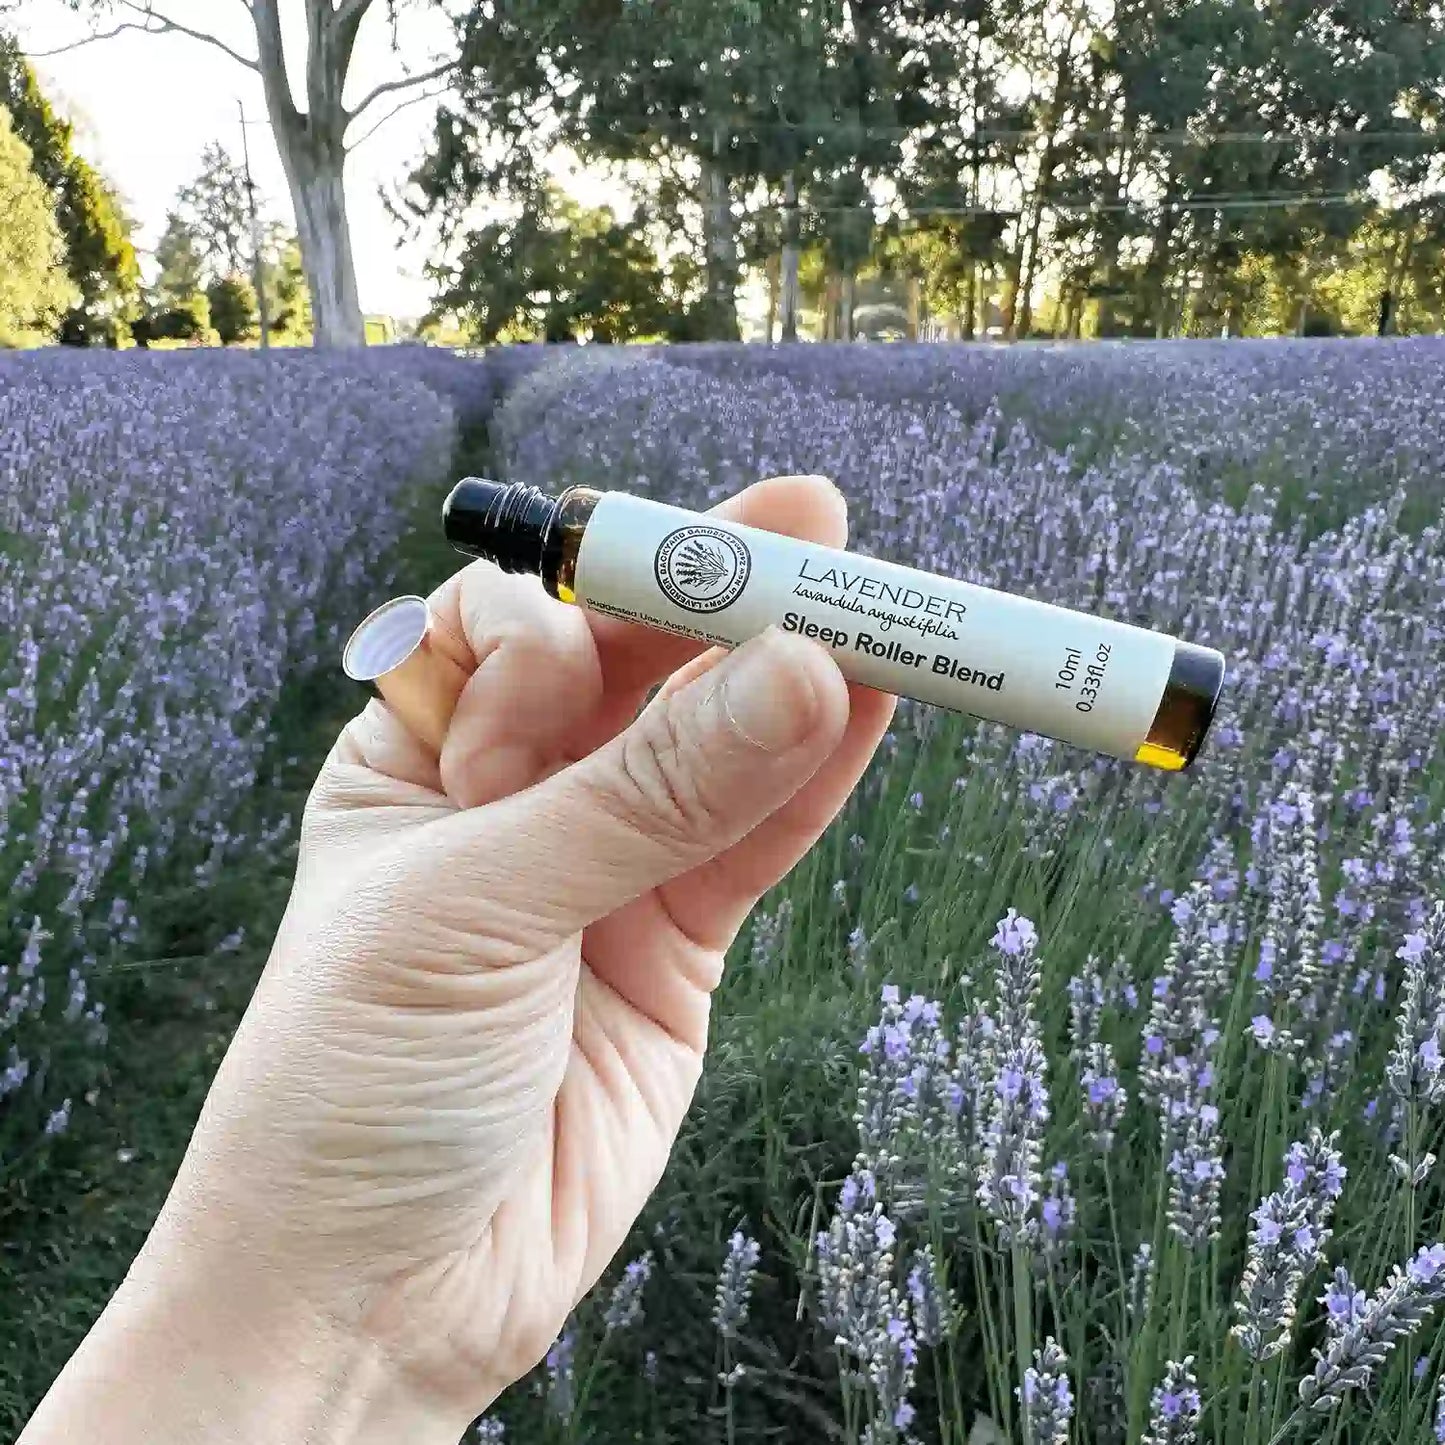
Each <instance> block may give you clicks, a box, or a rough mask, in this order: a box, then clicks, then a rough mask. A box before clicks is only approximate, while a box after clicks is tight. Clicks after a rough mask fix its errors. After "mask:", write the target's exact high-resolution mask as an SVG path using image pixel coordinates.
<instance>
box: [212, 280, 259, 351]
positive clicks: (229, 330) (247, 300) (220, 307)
mask: <svg viewBox="0 0 1445 1445" xmlns="http://www.w3.org/2000/svg"><path fill="white" fill-rule="evenodd" d="M206 300H207V302H208V303H209V304H210V311H211V325H212V326H213V327H214V328H215V331H216V335H217V336H218V337H220V339H221V345H222V346H233V345H234V344H235V343H236V342H238V341H251V340H254V339H255V337H256V334H257V319H256V292H255V289H254V288H253V287H252V285H251V283H250V282H249V281H247V280H246V279H245V277H243V276H222V277H221V278H220V279H219V280H217V281H212V282H211V284H210V285H209V286H207V287H206Z"/></svg>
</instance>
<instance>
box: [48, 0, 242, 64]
mask: <svg viewBox="0 0 1445 1445" xmlns="http://www.w3.org/2000/svg"><path fill="white" fill-rule="evenodd" d="M116 3H117V4H119V5H120V7H121V8H122V9H124V10H129V11H131V12H132V13H134V14H136V15H139V16H140V17H141V18H140V20H139V21H135V20H130V21H127V22H126V23H125V24H123V25H117V26H116V28H115V29H114V30H108V31H106V32H105V33H104V34H103V35H94V36H91V37H90V38H89V39H90V40H108V39H110V37H111V36H113V35H119V34H120V33H121V32H122V31H123V30H139V31H141V32H142V33H144V34H146V35H166V34H175V35H188V36H190V38H191V39H192V40H202V41H204V42H205V43H206V44H207V45H213V46H215V48H216V49H217V50H220V51H224V52H225V54H227V55H229V56H230V57H231V59H232V60H234V61H236V63H237V64H239V65H244V66H245V67H246V69H247V70H259V69H260V68H261V67H260V66H259V65H258V64H257V63H256V61H254V60H253V59H252V58H251V57H250V56H249V55H242V54H241V52H240V51H239V50H233V49H232V48H231V47H230V46H229V45H227V44H226V42H225V41H224V40H221V39H220V38H219V37H217V36H215V35H211V34H209V33H208V32H206V31H204V30H193V29H191V27H190V26H189V25H182V24H181V23H180V21H179V20H172V19H171V18H170V16H169V15H161V14H159V13H158V12H157V11H156V10H155V8H154V7H153V5H151V4H150V3H149V0H147V3H146V4H139V3H137V0H116ZM77 44H79V45H86V44H89V40H81V41H78V42H77ZM75 48H76V47H75V46H73V45H72V46H67V47H66V49H69V50H74V49H75ZM59 53H60V52H59V51H52V52H51V54H55V55H58V54H59Z"/></svg>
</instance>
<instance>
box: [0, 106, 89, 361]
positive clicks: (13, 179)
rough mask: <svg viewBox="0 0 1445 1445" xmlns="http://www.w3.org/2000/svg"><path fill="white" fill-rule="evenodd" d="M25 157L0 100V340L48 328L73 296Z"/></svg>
mask: <svg viewBox="0 0 1445 1445" xmlns="http://www.w3.org/2000/svg"><path fill="white" fill-rule="evenodd" d="M31 162H32V156H31V153H30V147H29V146H27V145H26V144H25V142H24V141H23V140H21V139H20V137H19V136H18V135H16V134H15V130H14V127H13V125H12V123H11V120H10V112H9V110H7V109H6V108H5V107H4V106H0V341H3V340H17V339H22V338H23V337H25V336H26V335H27V334H31V335H34V334H39V335H42V336H43V335H46V334H48V333H50V332H52V331H53V330H54V328H55V327H56V326H57V325H58V324H59V321H60V318H61V316H62V315H63V314H64V312H65V310H66V308H67V307H69V306H70V305H71V304H72V302H73V301H74V299H75V296H76V289H75V286H74V283H73V282H72V281H71V280H70V277H69V276H68V275H67V273H66V268H65V238H64V237H63V236H62V235H61V231H60V226H59V224H58V223H57V221H56V219H55V214H54V212H53V210H52V208H51V197H50V193H49V192H48V191H47V190H46V189H45V186H44V184H43V183H42V182H41V180H40V178H39V177H38V176H37V175H36V174H35V172H34V170H33V168H32V164H31Z"/></svg>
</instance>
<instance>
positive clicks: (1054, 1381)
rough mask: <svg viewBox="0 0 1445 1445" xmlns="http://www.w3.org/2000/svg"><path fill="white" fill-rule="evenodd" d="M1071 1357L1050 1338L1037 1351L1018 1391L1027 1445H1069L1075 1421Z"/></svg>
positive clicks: (1025, 1444)
mask: <svg viewBox="0 0 1445 1445" xmlns="http://www.w3.org/2000/svg"><path fill="white" fill-rule="evenodd" d="M1068 1365H1069V1360H1068V1356H1067V1355H1065V1354H1064V1352H1063V1351H1062V1350H1061V1349H1060V1348H1059V1347H1058V1344H1057V1343H1056V1342H1055V1341H1054V1340H1053V1339H1052V1338H1049V1339H1047V1340H1045V1341H1044V1347H1043V1349H1041V1350H1035V1351H1034V1362H1033V1364H1032V1365H1031V1366H1030V1367H1029V1368H1028V1369H1027V1370H1025V1371H1024V1382H1023V1384H1022V1385H1021V1386H1020V1387H1019V1391H1018V1396H1019V1404H1020V1406H1021V1407H1022V1409H1023V1424H1024V1430H1023V1438H1024V1445H1068V1439H1069V1424H1070V1422H1071V1421H1072V1420H1073V1418H1074V1392H1073V1391H1072V1390H1071V1389H1070V1388H1069V1371H1068Z"/></svg>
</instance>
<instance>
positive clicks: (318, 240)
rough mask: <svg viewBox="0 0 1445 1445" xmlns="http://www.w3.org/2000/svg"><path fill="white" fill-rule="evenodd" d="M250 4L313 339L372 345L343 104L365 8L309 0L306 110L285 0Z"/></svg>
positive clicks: (325, 342) (325, 343)
mask: <svg viewBox="0 0 1445 1445" xmlns="http://www.w3.org/2000/svg"><path fill="white" fill-rule="evenodd" d="M250 9H251V17H252V21H253V23H254V25H255V29H256V58H257V63H258V66H259V68H260V71H261V82H262V85H263V86H264V88H265V92H266V110H267V112H268V114H269V116H270V120H271V133H272V135H274V136H275V138H276V148H277V150H278V151H279V152H280V155H281V166H282V169H283V170H284V171H285V172H286V182H287V185H288V187H289V188H290V191H291V202H292V205H293V207H294V209H295V211H296V234H297V237H298V238H299V240H300V242H301V261H302V266H303V267H304V269H305V271H306V283H307V285H308V286H309V287H310V289H311V317H312V330H313V339H314V341H315V344H316V345H317V346H362V345H365V343H366V320H365V318H364V317H363V316H362V313H361V300H360V297H359V294H358V292H357V287H356V263H355V260H354V258H353V256H352V253H351V230H350V227H349V225H348V223H347V218H346V188H345V183H344V179H343V171H344V169H345V165H346V146H345V141H344V137H345V133H346V126H347V122H348V120H349V119H350V117H349V116H348V115H347V112H346V108H345V107H344V106H343V105H342V103H341V92H342V90H343V89H344V88H345V85H346V75H347V71H348V70H349V68H350V65H351V56H352V51H353V48H354V47H355V44H356V31H357V27H358V26H359V25H360V23H361V17H362V15H363V14H364V13H365V7H364V6H362V7H358V8H353V9H350V10H348V11H346V13H345V14H343V13H342V12H341V11H340V10H337V9H333V7H332V6H331V5H330V4H326V3H321V0H309V3H308V4H307V6H306V31H307V37H306V40H307V43H306V113H305V114H304V115H303V114H302V113H301V112H300V111H298V110H297V108H296V103H295V101H294V99H293V98H292V93H291V83H290V81H289V79H288V77H287V72H286V55H285V50H284V47H283V45H282V40H281V20H280V6H279V3H278V0H251V4H250Z"/></svg>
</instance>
